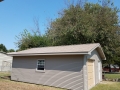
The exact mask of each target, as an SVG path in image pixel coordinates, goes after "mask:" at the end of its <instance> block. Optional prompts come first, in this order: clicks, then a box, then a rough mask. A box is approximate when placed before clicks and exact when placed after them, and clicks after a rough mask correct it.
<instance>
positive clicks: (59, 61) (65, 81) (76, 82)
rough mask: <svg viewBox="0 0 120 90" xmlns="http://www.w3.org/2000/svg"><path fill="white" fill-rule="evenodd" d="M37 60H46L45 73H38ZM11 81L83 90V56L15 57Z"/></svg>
mask: <svg viewBox="0 0 120 90" xmlns="http://www.w3.org/2000/svg"><path fill="white" fill-rule="evenodd" d="M37 59H45V72H37V71H36V65H37ZM11 79H12V80H17V81H23V82H29V83H36V84H43V85H49V86H55V87H61V88H67V89H72V90H82V89H83V56H78V55H73V56H39V57H14V60H13V69H12V73H11Z"/></svg>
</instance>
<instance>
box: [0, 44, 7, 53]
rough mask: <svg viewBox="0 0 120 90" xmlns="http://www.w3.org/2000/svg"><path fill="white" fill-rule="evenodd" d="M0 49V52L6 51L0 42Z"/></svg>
mask: <svg viewBox="0 0 120 90" xmlns="http://www.w3.org/2000/svg"><path fill="white" fill-rule="evenodd" d="M0 51H1V52H7V48H6V47H5V45H3V44H0Z"/></svg>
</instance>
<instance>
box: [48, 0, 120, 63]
mask: <svg viewBox="0 0 120 90" xmlns="http://www.w3.org/2000/svg"><path fill="white" fill-rule="evenodd" d="M103 4H104V5H103V6H102V5H100V4H99V3H97V4H92V3H85V4H84V7H81V6H80V4H79V3H77V4H76V5H73V4H71V5H70V6H69V7H68V8H67V9H64V10H63V12H62V13H60V17H59V18H57V19H56V20H54V21H52V22H51V23H50V27H48V31H47V36H48V38H49V39H50V40H51V44H52V45H69V44H86V43H100V44H101V46H102V47H103V50H104V52H105V55H106V57H107V63H114V61H113V59H114V58H115V57H117V56H116V54H115V53H116V51H115V50H116V47H119V42H120V40H119V39H118V35H116V31H117V30H118V28H119V27H118V25H119V19H118V15H117V13H118V12H119V10H118V9H117V8H116V7H114V6H113V3H110V1H108V2H104V3H103Z"/></svg>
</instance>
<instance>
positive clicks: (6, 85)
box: [0, 72, 65, 90]
mask: <svg viewBox="0 0 120 90" xmlns="http://www.w3.org/2000/svg"><path fill="white" fill-rule="evenodd" d="M8 76H10V74H9V73H5V72H2V73H0V90H65V89H60V88H55V87H49V86H43V85H36V84H29V83H23V82H16V81H11V80H9V77H8ZM1 77H2V78H1ZM4 77H5V79H3V78H4Z"/></svg>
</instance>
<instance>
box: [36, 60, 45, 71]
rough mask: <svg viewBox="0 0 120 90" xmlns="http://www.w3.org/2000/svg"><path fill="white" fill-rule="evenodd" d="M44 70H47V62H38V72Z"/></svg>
mask: <svg viewBox="0 0 120 90" xmlns="http://www.w3.org/2000/svg"><path fill="white" fill-rule="evenodd" d="M44 69H45V60H38V62H37V70H44Z"/></svg>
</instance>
